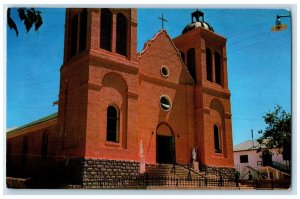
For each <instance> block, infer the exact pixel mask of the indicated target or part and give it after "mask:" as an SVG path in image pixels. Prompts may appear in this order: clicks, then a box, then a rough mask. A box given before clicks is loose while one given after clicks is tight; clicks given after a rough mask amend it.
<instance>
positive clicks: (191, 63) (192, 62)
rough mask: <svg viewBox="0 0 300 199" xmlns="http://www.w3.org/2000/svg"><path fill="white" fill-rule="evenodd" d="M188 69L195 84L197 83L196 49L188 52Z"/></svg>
mask: <svg viewBox="0 0 300 199" xmlns="http://www.w3.org/2000/svg"><path fill="white" fill-rule="evenodd" d="M187 67H188V69H189V72H190V74H191V76H192V77H193V79H194V81H195V83H197V79H196V57H195V49H194V48H191V49H189V50H188V52H187Z"/></svg>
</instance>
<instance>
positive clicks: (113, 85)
mask: <svg viewBox="0 0 300 199" xmlns="http://www.w3.org/2000/svg"><path fill="white" fill-rule="evenodd" d="M136 49H137V10H136V9H95V8H91V9H79V8H74V9H67V10H66V22H65V43H64V60H63V65H62V67H61V78H60V90H59V101H58V113H56V114H53V115H51V116H48V117H46V118H42V119H41V120H39V121H36V122H33V123H31V124H29V125H26V126H24V127H21V128H18V129H15V130H13V131H10V132H8V133H7V174H8V175H18V174H20V175H21V174H22V175H26V174H28V175H29V173H36V172H38V171H40V173H42V171H43V169H45V168H47V169H48V167H50V166H52V167H53V168H56V169H54V170H56V171H57V170H60V171H61V172H65V173H68V174H67V175H68V177H69V178H72V179H73V180H75V181H76V182H79V183H81V182H82V181H84V180H85V179H87V178H93V177H92V176H94V177H95V176H97V175H98V177H99V175H102V174H103V172H101V168H105V169H106V170H105V175H109V173H114V174H115V175H120V176H122V175H124V173H131V174H137V173H138V172H139V170H138V164H139V161H140V158H141V157H140V156H141V154H140V153H141V146H142V151H143V158H144V161H145V163H146V164H158V163H175V162H176V163H179V164H184V165H188V164H190V163H191V161H192V151H193V149H194V150H195V149H196V160H197V161H199V162H200V163H202V164H205V165H208V166H212V167H228V168H233V166H234V165H233V147H232V127H231V126H232V125H231V108H230V91H229V89H228V75H227V60H226V39H225V38H224V37H222V36H220V35H218V34H217V33H215V32H214V31H213V28H212V27H211V26H210V25H209V24H208V23H207V22H205V21H204V14H203V13H202V12H200V11H198V10H197V11H195V12H194V13H192V21H191V23H190V24H188V25H187V26H186V27H185V28H184V29H183V32H182V34H181V35H179V36H178V37H176V38H173V39H172V38H170V36H169V35H168V33H167V31H166V30H164V29H162V30H161V31H159V32H158V33H157V34H156V35H154V37H153V38H152V39H150V40H149V41H147V42H146V43H145V45H144V48H143V50H142V51H141V52H139V53H138V52H137V50H136ZM14 154H19V155H14ZM59 165H60V166H59ZM60 167H66V168H67V169H66V168H64V169H58V168H60ZM107 168H108V169H107ZM93 169H94V170H93ZM48 170H49V169H48ZM95 170H96V173H93V172H94V171H95ZM103 171H104V170H103ZM24 173H25V174H24ZM96 174H97V175H96ZM103 175H104V174H103ZM95 178H96V177H95Z"/></svg>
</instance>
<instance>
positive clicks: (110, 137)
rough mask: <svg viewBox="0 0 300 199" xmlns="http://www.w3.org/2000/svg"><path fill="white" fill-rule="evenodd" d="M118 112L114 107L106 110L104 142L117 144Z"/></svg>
mask: <svg viewBox="0 0 300 199" xmlns="http://www.w3.org/2000/svg"><path fill="white" fill-rule="evenodd" d="M118 123H119V117H118V110H117V108H116V107H114V106H109V107H108V108H107V126H106V133H107V135H106V140H107V141H112V142H118V125H119V124H118Z"/></svg>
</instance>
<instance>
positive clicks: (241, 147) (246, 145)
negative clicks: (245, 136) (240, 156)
mask: <svg viewBox="0 0 300 199" xmlns="http://www.w3.org/2000/svg"><path fill="white" fill-rule="evenodd" d="M264 142H265V140H264ZM259 147H260V144H259V143H258V142H257V140H253V141H252V140H247V141H245V142H242V143H240V144H238V145H235V146H234V147H233V151H249V150H257V149H258V148H259Z"/></svg>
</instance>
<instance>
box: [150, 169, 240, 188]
mask: <svg viewBox="0 0 300 199" xmlns="http://www.w3.org/2000/svg"><path fill="white" fill-rule="evenodd" d="M146 175H147V177H148V178H149V179H150V180H149V182H150V183H149V185H148V188H153V189H157V188H158V189H163V188H168V189H169V188H179V189H181V188H187V189H190V188H191V189H194V188H197V189H198V188H200V189H237V188H236V183H235V182H234V180H233V179H229V178H226V176H222V177H220V175H219V174H216V173H214V172H207V171H206V172H205V171H202V172H198V171H194V170H193V169H191V168H189V167H188V166H187V165H180V164H151V165H146ZM155 180H157V181H158V182H159V183H157V184H155ZM151 182H152V183H154V184H151Z"/></svg>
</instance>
